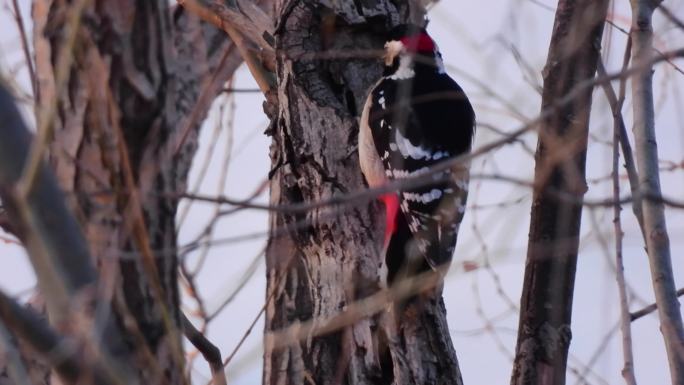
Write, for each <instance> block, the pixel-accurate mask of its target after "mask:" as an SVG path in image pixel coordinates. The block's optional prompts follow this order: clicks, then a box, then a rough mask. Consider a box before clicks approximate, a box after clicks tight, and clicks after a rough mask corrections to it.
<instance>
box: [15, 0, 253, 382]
mask: <svg viewBox="0 0 684 385" xmlns="http://www.w3.org/2000/svg"><path fill="white" fill-rule="evenodd" d="M79 4H81V5H82V4H84V2H82V1H78V0H74V1H68V0H54V1H53V0H35V1H34V7H33V17H34V45H35V52H36V63H37V72H38V79H39V90H40V100H41V101H42V104H41V105H39V107H38V108H39V111H45V110H47V109H49V108H48V106H49V104H50V103H53V102H54V103H56V105H55V107H56V108H55V113H54V114H52V115H45V114H44V113H43V114H41V113H39V114H38V117H39V122H38V124H39V125H40V124H41V123H46V122H49V124H50V125H51V126H52V127H51V128H52V133H53V135H52V136H51V137H50V142H49V155H50V157H49V159H50V163H51V165H52V167H53V169H54V170H55V174H56V176H57V179H58V181H59V183H60V186H61V187H62V189H63V190H64V191H65V192H66V193H67V197H68V198H67V200H68V203H69V206H70V208H71V209H72V211H73V212H75V213H76V214H77V217H78V219H79V222H80V225H81V228H82V229H83V232H84V235H85V236H86V238H87V240H88V242H89V252H90V255H91V256H92V257H93V259H94V262H95V263H96V265H97V268H98V285H99V287H98V293H99V294H98V298H97V301H103V302H106V303H108V304H111V309H112V317H113V319H114V320H115V323H116V324H117V325H119V327H121V328H122V329H124V330H125V331H126V333H125V336H126V337H125V338H124V339H123V340H122V341H119V342H120V344H121V345H123V348H121V349H119V350H117V351H116V352H115V353H116V354H118V355H120V356H122V357H135V359H133V360H132V362H133V366H134V370H133V373H129V375H132V376H133V377H134V378H136V379H137V380H138V381H139V383H150V384H180V383H185V382H186V379H185V378H184V372H183V367H184V354H183V351H182V346H181V336H182V335H181V334H180V331H181V322H180V313H179V311H180V310H179V307H178V289H177V274H176V270H177V268H176V267H177V255H176V236H175V213H176V208H177V204H178V200H179V198H178V197H179V196H180V194H181V193H183V192H185V188H186V178H187V174H188V171H189V168H190V163H191V160H192V157H193V155H194V152H195V150H196V147H197V131H198V128H199V124H200V123H201V121H202V120H203V117H204V115H205V113H206V111H207V109H208V107H209V104H210V103H211V101H212V100H213V98H214V96H215V95H216V94H217V93H218V91H219V90H220V87H221V86H222V85H223V83H225V81H226V80H227V79H228V78H229V77H230V76H231V75H232V73H233V72H234V70H235V69H236V68H237V66H238V65H239V64H240V63H241V59H240V57H239V55H238V53H237V50H235V49H234V47H233V46H232V44H231V43H230V41H229V40H228V39H227V38H226V36H225V34H224V33H223V32H222V31H219V30H217V29H215V28H214V27H211V26H208V25H205V24H204V23H200V22H199V20H198V19H196V18H195V17H192V16H189V15H188V14H186V13H185V12H184V11H183V10H182V9H176V10H174V11H172V9H171V8H169V4H168V2H167V1H164V0H155V1H150V0H126V1H106V0H102V1H100V0H96V1H91V2H86V3H85V4H86V5H85V7H84V10H83V12H82V13H81V14H80V18H81V20H80V23H78V24H76V23H74V22H73V20H74V18H73V17H72V15H73V14H74V10H76V9H77V7H78V6H79ZM76 25H78V30H77V32H76V34H75V39H74V41H73V44H71V43H70V42H69V39H68V36H69V33H68V31H69V30H70V29H72V28H75V26H76ZM64 54H66V55H71V57H72V58H73V59H72V63H71V65H70V66H69V67H66V68H67V69H68V70H69V71H68V78H67V80H68V81H67V82H66V83H65V86H64V87H63V89H59V76H60V75H59V73H60V71H63V70H64V69H65V68H60V64H59V60H60V57H61V56H62V55H64ZM19 167H20V166H19ZM60 268H62V269H69V268H70V267H69V266H62V267H60ZM109 307H110V306H106V308H109ZM48 308H49V305H48ZM48 313H49V312H48ZM91 316H102V314H99V315H98V314H97V313H96V314H91ZM104 316H105V317H107V315H106V314H104ZM60 326H61V328H62V329H63V327H64V325H60ZM92 343H98V342H96V341H92ZM33 360H34V358H33V357H25V362H27V363H31V362H32V361H33ZM29 361H31V362H29ZM31 366H32V367H33V366H34V365H31ZM3 373H7V370H6V369H5V370H3ZM84 380H85V379H80V381H84ZM44 381H45V382H44V383H50V382H51V380H50V378H49V376H48V375H45V376H44ZM79 383H83V382H79Z"/></svg>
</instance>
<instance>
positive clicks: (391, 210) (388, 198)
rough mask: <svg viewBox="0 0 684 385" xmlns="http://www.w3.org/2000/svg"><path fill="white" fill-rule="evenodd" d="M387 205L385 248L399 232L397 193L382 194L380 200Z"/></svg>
mask: <svg viewBox="0 0 684 385" xmlns="http://www.w3.org/2000/svg"><path fill="white" fill-rule="evenodd" d="M378 199H380V201H381V202H382V203H384V204H385V243H384V245H385V247H387V245H388V244H389V241H390V238H391V237H392V234H394V232H395V231H397V214H398V213H399V197H398V196H397V194H396V193H388V194H382V195H380V197H379V198H378Z"/></svg>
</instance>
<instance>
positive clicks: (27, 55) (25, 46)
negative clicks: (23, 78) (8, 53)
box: [12, 0, 39, 104]
mask: <svg viewBox="0 0 684 385" xmlns="http://www.w3.org/2000/svg"><path fill="white" fill-rule="evenodd" d="M12 8H13V11H14V12H13V13H14V20H15V21H16V23H17V28H18V29H19V37H20V40H21V49H22V50H23V51H24V60H26V67H27V68H28V73H29V79H30V80H31V89H32V90H33V100H34V101H35V102H36V104H37V103H38V102H39V93H38V81H37V80H36V70H35V66H34V65H33V59H32V58H31V51H30V50H29V42H28V37H27V36H26V27H25V26H24V19H23V18H22V17H21V9H20V8H19V2H18V1H17V0H12Z"/></svg>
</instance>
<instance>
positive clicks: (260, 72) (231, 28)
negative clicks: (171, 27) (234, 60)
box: [177, 0, 275, 94]
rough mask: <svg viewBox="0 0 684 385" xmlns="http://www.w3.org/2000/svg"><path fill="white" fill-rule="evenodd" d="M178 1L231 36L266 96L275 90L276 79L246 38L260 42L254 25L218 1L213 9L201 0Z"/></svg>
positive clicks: (212, 6) (264, 45) (267, 45)
mask: <svg viewBox="0 0 684 385" xmlns="http://www.w3.org/2000/svg"><path fill="white" fill-rule="evenodd" d="M177 1H178V4H180V5H181V6H183V7H184V8H186V9H187V10H188V11H190V12H192V13H194V14H196V15H197V16H199V17H200V18H201V19H202V20H204V21H207V22H209V23H211V24H214V25H215V26H216V27H218V28H220V29H222V30H224V31H225V32H226V33H227V34H228V36H230V39H231V40H232V41H233V43H235V46H236V47H237V48H238V50H240V54H241V55H242V58H243V59H244V61H245V64H247V67H248V68H249V70H250V72H251V73H252V76H253V77H254V80H256V82H257V84H258V85H259V89H261V92H263V93H264V94H266V93H267V92H268V91H269V90H271V89H273V87H274V85H275V79H274V77H273V76H272V74H271V73H269V72H268V70H266V68H265V67H264V66H263V65H262V64H261V62H260V60H259V58H258V52H257V51H256V50H254V49H251V48H250V47H248V44H247V41H245V38H244V36H248V37H251V38H253V39H255V40H259V38H258V37H256V36H254V32H253V30H254V28H252V26H253V24H252V23H251V22H249V21H248V20H247V18H246V17H245V16H243V15H239V14H236V13H235V12H231V10H230V9H229V8H228V7H226V6H225V5H223V4H221V3H219V2H216V1H215V2H213V3H212V5H211V8H209V7H207V6H205V5H204V4H202V3H203V1H201V0H177ZM266 17H267V16H266ZM250 31H251V32H250ZM260 38H261V40H262V41H263V42H265V40H264V38H263V35H262V36H260ZM262 46H263V47H268V48H271V47H270V45H269V44H267V43H266V44H263V43H262ZM267 52H268V51H267Z"/></svg>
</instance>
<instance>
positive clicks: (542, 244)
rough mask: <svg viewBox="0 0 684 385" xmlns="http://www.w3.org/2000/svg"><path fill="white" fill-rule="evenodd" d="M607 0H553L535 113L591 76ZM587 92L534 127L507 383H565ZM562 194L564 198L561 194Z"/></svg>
mask: <svg viewBox="0 0 684 385" xmlns="http://www.w3.org/2000/svg"><path fill="white" fill-rule="evenodd" d="M608 3H609V2H608V0H599V1H595V0H560V1H559V2H558V8H557V10H556V18H555V22H554V26H553V34H552V36H551V44H550V47H549V54H548V58H547V62H546V67H545V68H544V72H543V75H544V91H543V94H542V111H547V110H548V109H551V108H556V107H555V105H554V104H555V103H556V102H557V101H558V100H559V99H561V98H563V97H564V96H565V95H566V94H568V92H569V91H570V90H571V89H572V88H573V87H574V86H576V85H577V84H578V83H580V82H582V81H586V80H587V79H591V78H593V77H594V74H595V73H596V68H597V63H598V58H599V52H600V46H601V37H602V33H603V25H604V20H605V17H606V13H607V9H608ZM592 91H593V90H592V89H587V90H586V91H584V92H582V93H581V94H580V95H579V96H578V97H577V98H576V99H575V100H574V101H573V102H571V103H569V104H567V105H565V106H563V107H561V108H557V109H555V110H553V113H552V114H550V116H549V117H548V118H546V119H545V120H544V121H543V122H542V124H541V127H540V129H539V142H538V144H537V152H536V155H535V161H536V166H535V183H534V186H535V188H534V195H533V201H532V213H531V223H530V234H529V243H528V250H527V261H526V266H525V279H524V283H523V293H522V298H521V309H520V323H519V327H518V342H517V347H516V357H515V362H514V367H513V375H512V379H511V384H515V385H527V384H553V385H562V384H565V374H566V364H567V357H568V347H569V345H570V339H571V331H570V321H571V312H572V295H573V289H574V281H575V269H576V265H577V251H578V245H579V231H580V221H581V215H582V198H583V195H584V193H585V191H586V188H587V187H586V181H585V177H584V175H585V160H586V147H587V136H588V129H589V115H590V110H591V95H592ZM568 197H569V198H568Z"/></svg>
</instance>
